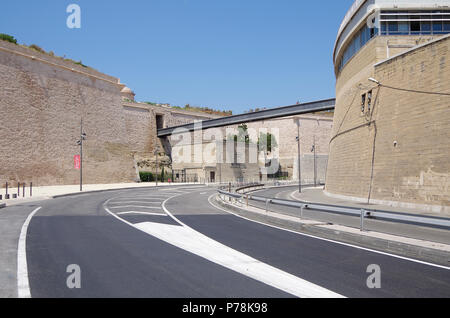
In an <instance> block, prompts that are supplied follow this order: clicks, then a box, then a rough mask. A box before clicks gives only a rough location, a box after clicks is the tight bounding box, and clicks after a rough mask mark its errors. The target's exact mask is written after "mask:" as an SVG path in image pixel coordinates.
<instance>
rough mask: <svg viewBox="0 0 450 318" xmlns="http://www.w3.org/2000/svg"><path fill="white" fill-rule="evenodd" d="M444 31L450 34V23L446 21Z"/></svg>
mask: <svg viewBox="0 0 450 318" xmlns="http://www.w3.org/2000/svg"><path fill="white" fill-rule="evenodd" d="M443 29H444V31H446V32H450V21H444V23H443Z"/></svg>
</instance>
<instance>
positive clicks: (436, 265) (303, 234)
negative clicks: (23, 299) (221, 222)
mask: <svg viewBox="0 0 450 318" xmlns="http://www.w3.org/2000/svg"><path fill="white" fill-rule="evenodd" d="M215 195H217V193H213V194H212V195H210V196H209V197H208V202H209V204H210V205H212V206H213V207H215V208H216V209H218V210H221V211H224V212H226V213H229V214H232V215H234V216H237V217H238V218H241V219H244V220H247V221H250V222H254V223H258V224H261V225H264V226H268V227H272V228H274V229H278V230H283V231H286V232H290V233H294V234H298V235H302V236H306V237H310V238H315V239H318V240H322V241H326V242H331V243H335V244H339V245H344V246H348V247H353V248H357V249H359V250H364V251H368V252H372V253H376V254H381V255H385V256H391V257H395V258H399V259H403V260H406V261H410V262H414V263H419V264H423V265H428V266H434V267H439V268H443V269H447V270H450V267H447V266H443V265H438V264H433V263H428V262H424V261H419V260H417V259H413V258H408V257H404V256H399V255H395V254H390V253H387V252H381V251H377V250H372V249H370V248H366V247H361V246H357V245H352V244H348V243H343V242H339V241H334V240H330V239H326V238H323V237H318V236H314V235H310V234H305V233H301V232H296V231H292V230H288V229H284V228H282V227H278V226H275V225H270V224H266V223H262V222H259V221H255V220H252V219H249V218H246V217H244V216H241V215H239V214H236V213H234V212H231V211H227V210H225V209H223V208H221V207H219V206H217V205H215V204H214V203H212V202H211V198H212V197H213V196H215Z"/></svg>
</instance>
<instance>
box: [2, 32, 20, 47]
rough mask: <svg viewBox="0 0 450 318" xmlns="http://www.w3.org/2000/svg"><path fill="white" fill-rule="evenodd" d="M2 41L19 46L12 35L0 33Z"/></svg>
mask: <svg viewBox="0 0 450 318" xmlns="http://www.w3.org/2000/svg"><path fill="white" fill-rule="evenodd" d="M0 40H3V41H8V42H11V43H14V44H17V40H16V39H15V38H14V37H13V36H12V35H8V34H4V33H0Z"/></svg>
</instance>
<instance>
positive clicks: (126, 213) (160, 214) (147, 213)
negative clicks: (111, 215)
mask: <svg viewBox="0 0 450 318" xmlns="http://www.w3.org/2000/svg"><path fill="white" fill-rule="evenodd" d="M116 214H117V215H129V214H139V215H156V216H168V215H167V214H163V213H150V212H139V211H128V212H120V213H116Z"/></svg>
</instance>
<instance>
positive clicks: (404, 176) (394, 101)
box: [326, 36, 450, 216]
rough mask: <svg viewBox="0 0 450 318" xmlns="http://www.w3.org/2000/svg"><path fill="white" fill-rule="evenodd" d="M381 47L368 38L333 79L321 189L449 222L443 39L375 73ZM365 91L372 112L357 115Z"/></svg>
mask: <svg viewBox="0 0 450 318" xmlns="http://www.w3.org/2000/svg"><path fill="white" fill-rule="evenodd" d="M389 38H390V37H389ZM408 40H409V41H410V40H411V39H408ZM428 40H429V39H428ZM386 42H387V39H386V37H377V38H375V39H373V40H372V41H371V42H369V44H368V45H367V46H366V47H365V48H363V49H362V50H361V51H360V52H359V53H358V54H357V55H356V56H355V57H354V58H353V59H352V60H351V61H350V62H349V63H348V64H347V65H346V66H345V67H344V69H343V71H342V73H341V74H340V75H339V77H338V80H337V85H336V96H337V105H336V113H335V118H334V128H333V137H332V139H331V143H330V159H329V165H328V174H327V185H326V190H327V191H328V192H329V193H330V194H337V195H344V196H348V197H353V198H355V199H358V198H359V199H365V200H366V201H367V200H371V202H375V203H385V204H391V205H395V206H403V207H421V208H423V211H424V212H426V211H428V212H434V213H437V214H440V215H442V214H443V215H445V216H449V215H450V190H449V186H450V172H449V171H450V161H449V160H448V157H449V149H450V130H449V127H450V97H449V96H448V94H449V93H450V85H449V81H450V63H449V58H450V51H449V49H450V38H449V37H448V36H447V37H444V38H442V39H441V40H438V41H435V42H432V43H430V44H426V45H424V46H421V47H418V48H416V49H413V50H410V51H408V52H406V53H404V54H402V55H399V56H397V57H394V58H390V59H388V60H387V61H385V62H382V63H380V64H378V65H376V66H374V64H376V63H378V62H380V61H383V60H385V59H386ZM369 77H374V78H376V79H377V80H378V81H380V82H381V83H382V84H383V86H381V87H378V86H377V85H376V84H374V83H371V82H369V81H368V80H367V79H368V78H369ZM386 86H390V87H394V88H400V89H405V90H399V89H392V88H389V87H386ZM369 90H372V91H373V105H372V107H371V109H370V110H369V109H368V107H367V104H366V105H365V109H364V112H362V109H361V103H362V97H361V95H362V94H364V93H367V92H368V91H369ZM424 92H440V93H447V95H438V94H429V93H424Z"/></svg>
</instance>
